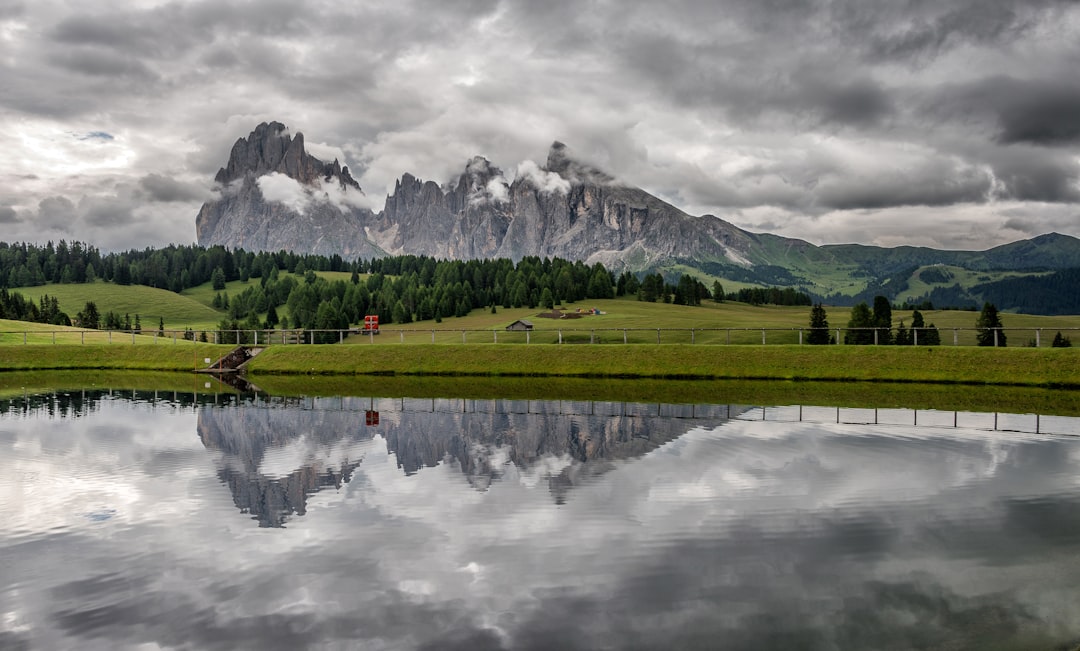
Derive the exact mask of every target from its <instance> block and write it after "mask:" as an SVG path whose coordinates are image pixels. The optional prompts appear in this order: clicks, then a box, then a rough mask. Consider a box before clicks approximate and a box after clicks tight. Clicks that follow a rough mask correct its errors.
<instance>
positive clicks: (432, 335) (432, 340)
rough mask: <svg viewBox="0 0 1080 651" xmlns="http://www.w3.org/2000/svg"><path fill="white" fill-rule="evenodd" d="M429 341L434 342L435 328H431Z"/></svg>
mask: <svg viewBox="0 0 1080 651" xmlns="http://www.w3.org/2000/svg"><path fill="white" fill-rule="evenodd" d="M431 343H435V328H432V329H431Z"/></svg>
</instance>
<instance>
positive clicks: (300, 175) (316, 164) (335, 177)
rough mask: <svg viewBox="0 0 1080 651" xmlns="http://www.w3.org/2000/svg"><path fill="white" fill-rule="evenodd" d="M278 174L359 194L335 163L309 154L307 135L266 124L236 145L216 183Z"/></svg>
mask: <svg viewBox="0 0 1080 651" xmlns="http://www.w3.org/2000/svg"><path fill="white" fill-rule="evenodd" d="M274 172H277V173H279V174H284V175H286V176H288V177H290V178H292V179H295V180H297V181H299V182H301V183H303V184H305V185H317V184H318V182H319V181H320V180H321V181H323V182H331V181H336V182H337V183H338V184H339V185H340V186H341V189H343V190H345V189H348V188H353V189H355V190H360V184H359V183H357V182H356V180H355V179H353V177H352V175H351V174H349V168H348V167H342V166H341V164H340V163H339V162H338V161H337V159H334V161H333V162H332V163H326V162H323V161H321V160H319V159H318V158H316V157H314V156H312V155H311V154H309V153H307V150H306V149H305V148H304V134H302V133H297V134H296V136H295V137H293V136H292V135H291V134H290V133H289V129H288V127H286V126H285V125H284V124H282V123H280V122H263V123H261V124H259V125H258V126H257V127H255V130H254V131H252V132H251V133H250V134H248V137H247V138H240V139H238V140H237V141H236V143H235V144H234V145H233V148H232V151H231V152H230V154H229V162H228V164H227V165H226V166H225V167H222V168H221V169H219V170H218V173H217V175H216V176H215V177H214V181H216V182H217V183H220V184H222V185H226V184H229V183H232V182H233V181H235V180H237V179H241V178H244V177H247V176H250V177H252V178H257V177H260V176H263V175H265V174H271V173H274Z"/></svg>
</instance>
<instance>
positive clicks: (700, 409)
mask: <svg viewBox="0 0 1080 651" xmlns="http://www.w3.org/2000/svg"><path fill="white" fill-rule="evenodd" d="M300 400H302V401H303V403H304V404H303V405H302V407H303V408H307V409H340V410H346V411H357V412H361V411H369V410H370V411H380V412H391V413H393V412H397V413H409V412H416V413H459V414H461V413H471V414H537V415H558V416H607V417H614V416H625V417H631V418H680V419H690V420H740V421H769V422H802V423H834V424H841V425H883V426H890V425H891V426H902V427H933V428H954V429H973V430H987V431H1000V432H1020V433H1030V434H1064V435H1076V436H1080V418H1077V417H1071V416H1047V415H1041V414H1010V413H998V412H968V411H940V410H933V409H899V408H889V409H876V408H857V407H823V406H811V405H789V406H774V407H761V406H752V405H734V404H688V405H687V404H671V403H639V402H602V401H587V400H502V399H486V400H485V399H461V398H303V399H300ZM346 401H348V403H347V402H346ZM353 401H359V402H357V403H355V406H354V403H353ZM335 403H336V404H335Z"/></svg>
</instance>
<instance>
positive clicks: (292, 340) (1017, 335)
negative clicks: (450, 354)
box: [0, 327, 1080, 348]
mask: <svg viewBox="0 0 1080 651" xmlns="http://www.w3.org/2000/svg"><path fill="white" fill-rule="evenodd" d="M814 331H815V329H811V328H769V327H764V328H749V327H743V328H720V327H717V328H557V329H543V330H522V331H517V330H504V329H488V330H479V329H462V328H393V327H391V328H387V327H384V328H383V329H382V331H381V333H365V332H363V331H361V330H358V329H355V328H353V329H348V330H207V331H202V332H192V331H191V330H143V331H141V332H138V331H128V330H70V329H69V330H36V331H35V330H8V331H0V344H8V345H10V344H24V345H29V344H101V343H109V344H129V345H131V344H182V343H195V342H199V343H202V342H204V341H205V342H208V343H220V344H247V345H254V346H270V345H324V344H375V343H380V344H392V343H393V344H421V343H427V344H484V343H487V344H541V345H542V344H563V345H570V344H627V345H629V344H694V345H733V344H741V345H747V344H752V345H769V344H787V345H791V344H800V345H809V335H810V333H811V332H814ZM818 332H819V333H820V331H818ZM982 332H983V330H982V329H979V328H936V329H932V328H920V329H910V330H909V331H908V333H909V337H911V339H912V341H913V343H914V345H925V343H926V342H927V341H928V339H929V337H928V335H930V334H931V333H936V334H937V337H938V339H939V341H940V345H945V346H949V345H951V346H974V345H976V344H977V336H978V335H979V334H980V333H982ZM1058 332H1061V333H1062V335H1063V336H1066V337H1070V338H1071V336H1072V335H1077V334H1078V333H1080V328H994V329H992V331H991V334H992V335H993V339H994V341H995V342H997V341H998V340H999V339H1002V340H1003V341H1006V342H1007V343H1008V344H1009V345H1011V346H1013V347H1025V346H1029V347H1037V348H1048V347H1050V346H1051V344H1052V341H1053V339H1054V336H1055V335H1056V333H1058ZM827 333H828V335H829V340H830V341H829V345H858V344H854V343H845V341H846V340H848V339H852V338H856V339H860V340H861V343H862V344H880V343H884V342H883V337H884V329H881V328H829V329H828V330H827ZM1048 333H1049V335H1048ZM849 335H855V336H849ZM1002 335H1004V337H1002ZM204 337H205V340H204ZM920 338H921V341H920ZM1078 345H1080V342H1078Z"/></svg>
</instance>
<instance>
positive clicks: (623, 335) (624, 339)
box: [622, 328, 626, 344]
mask: <svg viewBox="0 0 1080 651" xmlns="http://www.w3.org/2000/svg"><path fill="white" fill-rule="evenodd" d="M622 342H623V343H624V344H625V343H626V328H623V331H622Z"/></svg>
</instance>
